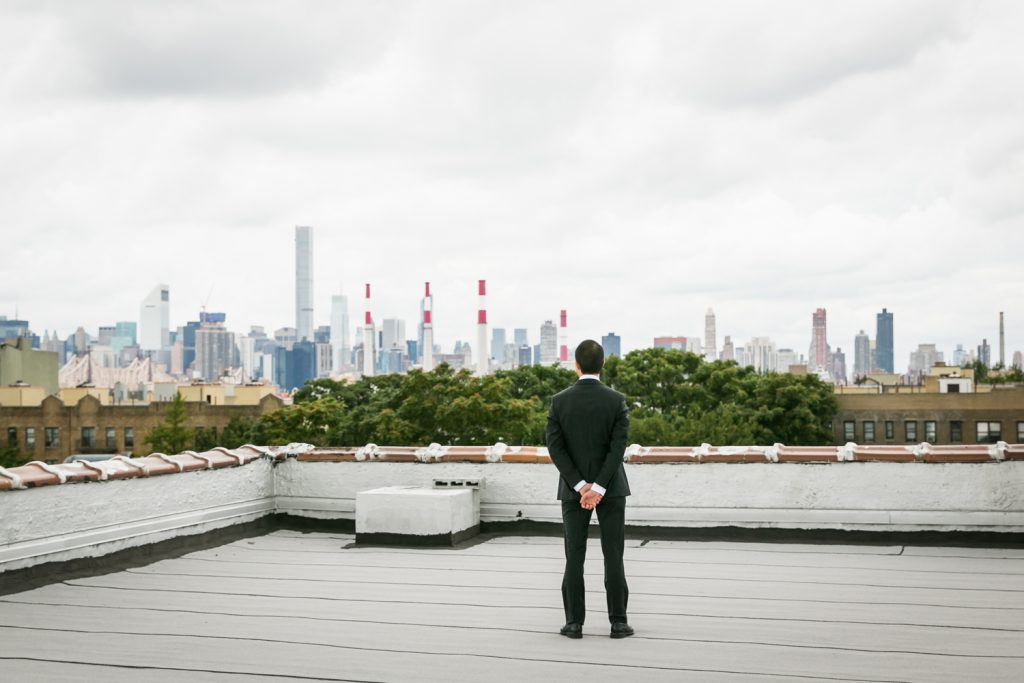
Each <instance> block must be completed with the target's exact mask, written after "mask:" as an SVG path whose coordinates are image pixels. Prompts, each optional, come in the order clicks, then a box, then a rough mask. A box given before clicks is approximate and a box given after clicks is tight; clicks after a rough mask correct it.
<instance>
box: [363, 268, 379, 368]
mask: <svg viewBox="0 0 1024 683" xmlns="http://www.w3.org/2000/svg"><path fill="white" fill-rule="evenodd" d="M376 336H377V335H375V334H374V332H373V316H372V315H371V314H370V283H369V282H367V283H366V319H365V320H363V377H373V366H374V362H373V361H374V359H375V358H376V357H377V354H375V353H374V352H373V347H374V338H375V337H376Z"/></svg>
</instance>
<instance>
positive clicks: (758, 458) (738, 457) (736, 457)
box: [700, 451, 768, 463]
mask: <svg viewBox="0 0 1024 683" xmlns="http://www.w3.org/2000/svg"><path fill="white" fill-rule="evenodd" d="M700 462H701V463H767V462H768V459H767V458H765V454H763V453H757V452H753V451H744V452H742V453H736V454H725V453H709V454H708V455H707V456H700Z"/></svg>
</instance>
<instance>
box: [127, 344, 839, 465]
mask: <svg viewBox="0 0 1024 683" xmlns="http://www.w3.org/2000/svg"><path fill="white" fill-rule="evenodd" d="M601 379H602V381H603V382H605V383H606V384H608V385H609V386H611V387H612V388H614V389H616V390H618V391H620V392H622V393H623V394H624V395H625V396H626V401H627V403H628V405H629V407H630V437H629V438H630V442H632V443H640V444H643V445H645V446H666V445H699V444H701V443H704V442H707V443H713V444H719V445H726V444H730V445H743V444H773V443H780V442H781V443H786V444H789V445H822V444H829V443H831V442H832V438H833V437H832V429H831V422H832V419H833V417H834V416H835V414H836V412H837V410H838V403H837V401H836V398H835V394H834V392H833V389H832V386H831V385H829V384H827V383H824V382H822V381H821V380H819V379H818V378H817V377H816V376H814V375H790V374H776V373H769V374H766V375H762V374H759V373H757V372H756V371H755V370H754V369H753V368H750V367H740V366H739V365H737V364H736V363H735V362H734V361H712V362H707V361H705V360H704V359H703V358H701V357H700V356H697V355H695V354H692V353H685V352H682V351H676V350H666V349H642V350H637V351H633V352H631V353H629V354H627V355H626V356H625V357H622V358H619V357H614V356H613V357H611V358H608V359H607V362H606V363H605V367H604V370H603V371H602V373H601ZM575 381H576V375H575V373H574V372H572V371H570V370H566V369H564V368H560V367H557V366H554V365H552V366H524V367H520V368H516V369H515V370H501V371H498V372H495V373H493V374H490V375H485V376H482V377H478V376H475V375H473V374H472V373H471V372H470V371H469V370H455V369H453V368H452V367H450V366H448V365H445V364H442V365H440V366H439V367H437V368H436V369H434V370H432V371H430V372H423V371H422V370H411V371H410V372H409V373H408V374H405V375H399V374H392V375H381V376H376V377H365V378H362V379H360V380H358V381H356V382H351V383H346V382H337V381H335V380H330V379H317V380H313V381H310V382H307V383H306V385H305V386H304V387H302V388H301V389H300V390H298V391H297V392H296V393H295V394H294V396H293V404H292V405H290V406H285V407H283V408H280V409H278V410H275V411H274V412H272V413H268V414H267V415H264V416H263V417H261V418H259V419H258V420H248V419H245V418H235V419H233V420H232V421H231V423H230V424H229V425H228V426H227V428H226V429H225V430H223V431H222V432H221V433H220V434H219V435H211V434H210V433H208V432H206V433H199V434H197V433H195V432H194V431H190V430H189V429H188V427H187V425H185V424H184V409H183V406H180V405H176V404H177V403H178V402H177V401H176V402H175V403H172V404H171V405H170V406H169V407H168V418H167V419H166V420H165V422H164V424H163V425H161V426H160V427H158V428H156V429H154V430H153V431H152V432H151V433H150V434H149V435H148V437H147V441H148V443H149V445H150V446H151V447H152V448H153V450H156V451H162V452H177V451H180V450H183V449H184V448H194V449H195V450H202V449H204V448H209V447H210V446H212V445H221V446H226V447H228V448H235V447H238V446H240V445H242V444H244V443H257V444H283V443H290V442H303V443H311V444H314V445H317V446H355V445H363V444H366V443H377V444H387V445H390V446H422V445H427V444H430V443H433V442H436V443H440V444H444V445H459V444H493V443H495V442H498V441H503V442H505V443H507V444H510V445H543V443H544V427H545V424H546V422H547V410H548V406H549V405H550V401H551V396H552V395H554V394H555V393H557V392H559V391H561V390H562V389H565V388H566V387H568V386H570V385H572V384H573V382H575ZM206 442H209V443H206ZM182 444H184V446H183V447H182Z"/></svg>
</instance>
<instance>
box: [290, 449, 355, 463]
mask: <svg viewBox="0 0 1024 683" xmlns="http://www.w3.org/2000/svg"><path fill="white" fill-rule="evenodd" d="M295 459H296V460H298V461H299V462H355V460H356V449H354V448H351V449H348V448H330V449H319V448H318V449H317V450H315V451H308V452H306V453H299V454H298V455H297V456H295Z"/></svg>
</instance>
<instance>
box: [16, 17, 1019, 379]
mask: <svg viewBox="0 0 1024 683" xmlns="http://www.w3.org/2000/svg"><path fill="white" fill-rule="evenodd" d="M1022 28H1024V17H1022V10H1020V9H1018V8H1017V7H1016V5H1010V4H998V3H927V4H920V3H913V2H911V3H906V2H894V3H890V2H886V3H827V4H821V3H814V2H809V3H771V4H765V5H751V4H749V3H738V4H725V5H723V4H721V3H714V4H709V5H706V6H701V5H697V4H680V3H664V4H644V5H639V6H637V5H633V4H628V5H627V4H625V3H622V4H617V3H591V4H589V5H588V6H587V8H586V11H583V10H581V9H580V7H579V6H577V5H568V4H557V3H533V4H531V3H525V4H523V3H516V4H514V5H509V4H481V3H461V4H450V3H409V4H404V3H401V4H380V3H299V4H292V3H288V4H272V3H247V4H245V5H244V6H238V5H233V4H223V3H200V2H193V3H184V4H179V3H175V4H174V5H163V4H146V5H142V4H139V3H104V4H93V3H90V4H89V5H88V6H83V5H81V4H80V3H63V4H62V3H54V4H45V5H36V4H34V3H33V4H25V5H21V6H18V7H16V8H15V9H11V8H10V7H7V6H5V8H4V9H3V10H2V11H0V157H2V158H4V159H5V163H4V164H2V165H0V205H2V206H3V207H4V209H5V211H4V217H3V220H4V222H5V223H4V225H5V227H4V229H5V233H7V232H10V233H11V234H14V235H17V239H16V240H14V241H13V247H12V250H11V252H10V253H9V254H7V255H6V257H7V260H6V263H9V264H11V265H10V266H9V267H8V266H6V265H5V274H7V275H8V278H7V281H8V282H10V283H13V284H12V285H10V286H8V287H7V288H6V289H5V291H3V292H2V293H0V313H5V314H8V315H10V314H11V313H13V310H12V309H13V307H14V304H15V302H17V303H18V305H19V306H20V308H21V311H22V312H23V313H24V314H26V315H28V317H30V319H32V320H33V322H34V324H36V326H37V327H40V328H43V327H49V328H54V327H55V328H57V329H58V330H59V331H60V332H61V333H63V334H66V333H68V332H70V331H71V330H72V329H73V327H74V326H76V325H78V324H86V325H89V326H92V327H95V326H96V325H98V324H100V323H106V322H109V321H112V320H119V319H131V318H133V317H135V316H136V315H137V306H138V300H139V299H140V298H141V297H142V296H143V295H144V294H145V293H146V292H147V291H148V290H149V288H150V287H151V286H152V284H153V283H154V282H156V281H166V282H169V283H171V287H172V302H173V311H172V316H173V317H174V319H175V322H176V323H181V322H182V321H184V320H185V319H186V318H188V317H192V316H194V313H195V311H196V310H197V309H198V306H199V305H200V303H202V302H203V301H204V300H205V298H206V297H207V295H208V293H209V292H210V289H211V286H212V288H213V294H212V296H211V299H210V305H211V306H212V307H215V308H224V309H226V310H227V311H228V313H229V323H231V324H232V325H233V326H235V328H236V329H242V330H244V329H245V327H246V326H247V325H248V324H250V323H260V324H265V325H267V326H269V327H271V328H273V327H277V326H281V325H285V324H289V323H290V321H291V319H292V315H293V314H292V310H291V306H292V303H291V302H292V290H291V277H292V275H291V268H292V260H291V252H290V250H291V238H292V234H291V230H292V226H293V225H295V224H297V223H308V224H312V225H314V227H315V230H316V233H315V235H316V237H315V240H316V245H317V264H316V273H317V281H316V297H317V300H316V305H317V311H318V314H317V318H318V323H324V322H326V316H327V304H328V301H329V295H330V293H331V292H332V291H334V290H336V289H337V288H338V287H339V286H340V285H344V287H345V288H346V289H347V290H348V291H349V292H350V293H355V292H356V290H357V288H358V286H359V284H360V283H362V282H366V281H372V282H374V283H375V284H377V292H378V297H377V306H378V317H384V316H391V315H398V316H402V317H406V318H407V319H408V320H409V321H410V323H411V322H412V320H413V319H414V318H415V314H416V303H417V297H418V294H419V291H420V287H421V286H422V281H423V280H431V281H432V282H434V283H435V291H436V293H437V302H436V307H437V310H436V317H437V321H438V335H439V340H440V341H442V342H444V343H445V344H446V345H447V344H450V343H452V342H454V340H455V339H456V338H461V339H471V340H472V339H475V336H474V333H473V329H472V324H473V319H474V318H473V310H474V309H475V300H474V294H475V293H474V289H473V283H474V280H475V279H476V278H478V277H487V278H488V279H489V280H490V281H491V292H492V295H491V311H492V314H491V319H492V320H493V321H494V324H496V325H504V326H507V327H514V326H528V327H529V328H530V329H531V331H532V333H533V334H534V336H536V330H537V328H538V327H539V324H540V322H542V321H543V320H544V319H550V318H553V317H554V316H556V315H557V311H558V309H559V308H563V307H565V308H568V309H569V310H570V321H571V324H572V326H573V331H574V333H578V334H585V335H589V336H597V335H599V334H601V333H602V332H606V331H608V329H616V330H617V331H618V332H620V333H621V334H623V335H624V341H625V343H626V346H627V347H634V346H641V345H644V344H647V343H649V341H650V337H652V336H653V335H655V334H689V335H702V334H703V313H704V310H705V309H706V308H707V307H708V306H713V307H714V308H715V309H716V311H717V312H718V313H719V336H720V337H722V336H724V335H725V334H730V335H731V336H733V338H734V339H738V340H746V339H748V338H749V337H750V336H753V335H764V334H768V335H772V336H774V337H775V338H776V339H777V340H778V341H779V343H780V344H781V345H783V346H790V347H794V348H796V349H798V350H804V349H805V348H806V346H807V343H808V341H809V338H810V315H811V311H813V310H814V308H817V307H818V306H825V307H827V308H828V309H829V316H830V341H831V342H832V344H833V346H843V347H844V348H846V349H847V350H849V349H850V348H851V347H852V337H853V335H854V334H855V333H856V332H857V330H858V329H860V328H865V329H868V330H869V331H870V330H872V329H873V325H874V313H875V312H876V311H877V310H880V309H881V307H882V306H888V307H889V308H890V309H891V310H895V311H896V313H897V331H898V338H897V359H898V361H900V362H905V358H906V354H907V353H909V350H910V348H912V347H913V346H915V345H916V344H917V343H918V342H936V343H939V344H940V347H942V348H945V349H946V350H947V351H948V350H951V349H952V346H953V345H954V344H955V343H957V342H961V343H964V344H965V346H973V345H974V344H977V343H978V342H979V341H980V339H981V337H982V336H988V337H989V338H990V339H992V338H993V337H994V326H995V322H994V321H995V320H996V319H997V312H998V310H1006V311H1007V315H1008V319H1009V320H1010V321H1011V324H1010V335H1011V348H1019V347H1024V336H1022V334H1021V333H1020V332H1019V330H1020V327H1019V326H1018V327H1014V323H1013V322H1012V321H1013V320H1020V319H1024V309H1022V308H1021V306H1022V304H1021V301H1020V297H1019V295H1018V294H1017V292H1019V291H1020V289H1021V287H1022V286H1024V280H1022V278H1024V275H1022V274H1021V273H1020V272H1018V271H1019V269H1018V268H1013V267H1009V266H1008V265H1007V263H1006V261H1007V260H1008V259H1009V260H1012V256H1013V255H1014V254H1019V253H1021V249H1022V247H1024V218H1022V214H1021V210H1022V208H1024V206H1022V204H1021V199H1020V197H1021V194H1020V192H1019V191H1018V189H1019V188H1020V187H1022V186H1024V166H1022V151H1021V150H1022V146H1024V142H1022V141H1024V124H1022V123H1021V122H1022V121H1024V111H1022V109H1024V102H1022V100H1021V98H1020V96H1019V94H1018V93H1019V92H1021V87H1020V86H1021V85H1022V84H1024V62H1022V61H1021V60H1020V59H1018V55H1019V48H1018V47H1017V42H1018V40H1017V37H1018V35H1019V34H1020V31H1021V29H1022ZM44 265H45V268H44V267H43V266H44ZM44 272H45V275H44V274H43V273H44ZM359 307H360V304H359V303H358V302H356V301H353V313H355V312H356V311H358V310H359ZM1015 330H1017V332H1015ZM1013 340H1017V341H1013ZM1014 344H1016V346H1014Z"/></svg>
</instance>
